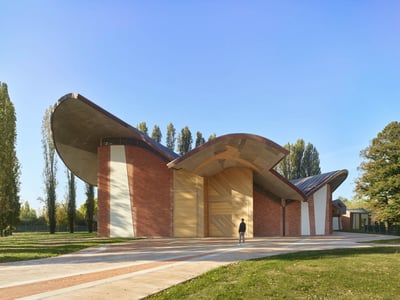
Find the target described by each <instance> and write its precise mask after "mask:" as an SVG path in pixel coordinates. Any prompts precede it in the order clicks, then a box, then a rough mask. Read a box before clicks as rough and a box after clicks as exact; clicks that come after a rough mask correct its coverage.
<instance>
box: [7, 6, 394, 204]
mask: <svg viewBox="0 0 400 300" xmlns="http://www.w3.org/2000/svg"><path fill="white" fill-rule="evenodd" d="M0 6H1V10H0V33H1V35H0V36H1V47H0V81H2V82H5V83H7V84H8V88H9V94H10V97H11V100H12V101H13V103H14V105H15V107H16V111H17V133H18V144H17V155H18V157H19V160H20V163H21V165H22V169H21V171H22V174H21V194H20V195H21V199H22V201H26V200H27V201H29V202H30V204H31V206H32V207H34V208H39V207H41V206H42V204H41V203H39V202H38V201H37V200H36V199H37V198H38V197H44V187H43V176H42V170H43V154H42V148H41V122H42V119H43V115H44V112H45V110H46V109H47V108H48V107H49V106H50V105H52V104H54V103H55V102H56V101H57V100H58V99H59V98H60V97H61V96H63V95H64V94H66V93H70V92H77V93H80V94H82V95H83V96H85V97H87V98H89V99H90V100H92V101H94V102H95V103H97V104H98V105H99V106H101V107H103V108H104V109H106V110H108V111H109V112H111V113H112V114H114V115H116V116H117V117H119V118H121V119H122V120H124V121H126V122H127V123H129V124H131V125H133V126H136V125H137V124H138V123H139V122H142V121H145V122H146V123H147V126H148V127H149V129H150V130H151V129H152V128H153V126H154V125H155V124H157V125H159V126H160V127H161V129H162V132H163V133H164V134H165V132H166V126H167V124H168V123H170V122H172V123H173V124H174V125H175V127H176V128H177V129H178V130H180V129H181V128H182V127H184V126H186V125H187V126H189V128H190V129H191V131H192V133H193V134H195V132H196V131H201V132H202V133H203V135H204V136H205V137H208V136H209V135H210V134H212V133H216V134H217V135H218V136H220V135H223V134H228V133H237V132H246V133H254V134H258V135H261V136H264V137H266V138H268V139H271V140H272V141H274V142H276V143H278V144H280V145H284V144H286V143H287V142H291V143H294V142H296V140H297V139H298V138H302V139H304V140H305V141H306V142H311V143H312V144H313V145H314V146H315V147H316V148H317V150H318V151H319V154H320V160H321V169H322V172H329V171H334V170H340V169H348V170H349V172H350V174H349V177H348V179H347V180H346V181H345V183H343V184H342V186H341V187H340V188H339V189H338V190H337V191H336V192H335V194H334V197H339V196H343V197H346V198H349V199H350V198H352V197H353V189H354V180H355V178H357V177H358V176H359V173H358V171H357V167H358V166H359V164H360V162H361V158H360V156H359V153H360V151H361V150H362V149H364V148H366V147H367V146H368V145H369V143H370V141H371V140H372V139H373V138H374V137H375V136H376V135H377V133H378V132H380V131H381V130H382V129H383V128H384V127H385V126H386V125H387V124H389V123H390V122H391V121H398V120H399V114H400V101H399V100H400V2H399V1H352V0H347V1H129V0H127V1H121V0H113V1H100V0H99V1H93V0H86V1H74V0H68V1H63V0H59V1H44V0H43V1H42V0H37V1H34V0H19V1H12V0H10V1H8V0H0ZM163 141H164V140H163ZM58 175H59V185H58V195H57V196H58V199H59V200H63V199H64V198H65V187H66V179H65V167H64V166H63V165H62V162H61V161H59V171H58ZM78 193H79V195H78V202H79V203H78V204H81V203H82V201H83V200H84V194H83V193H84V191H83V184H81V183H80V184H79V185H78Z"/></svg>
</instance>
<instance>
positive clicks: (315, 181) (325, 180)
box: [291, 170, 349, 197]
mask: <svg viewBox="0 0 400 300" xmlns="http://www.w3.org/2000/svg"><path fill="white" fill-rule="evenodd" d="M348 174H349V172H348V171H347V170H339V171H333V172H329V173H324V174H319V175H314V176H309V177H305V178H299V179H294V180H291V183H293V184H294V185H295V186H296V187H297V188H298V189H299V190H301V191H302V192H303V193H304V194H305V195H306V196H307V197H309V196H310V195H312V194H314V193H315V192H316V191H318V190H319V189H320V188H321V187H323V186H324V185H326V184H329V185H330V187H331V192H332V193H333V192H334V191H335V190H336V189H337V188H338V187H339V186H340V185H341V184H342V183H343V181H345V180H346V178H347V176H348Z"/></svg>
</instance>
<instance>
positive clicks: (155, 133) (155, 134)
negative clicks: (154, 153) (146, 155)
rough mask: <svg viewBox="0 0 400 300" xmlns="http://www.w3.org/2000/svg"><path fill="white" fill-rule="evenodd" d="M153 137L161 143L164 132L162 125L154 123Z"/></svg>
mask: <svg viewBox="0 0 400 300" xmlns="http://www.w3.org/2000/svg"><path fill="white" fill-rule="evenodd" d="M151 137H152V138H153V139H154V140H155V141H157V142H158V143H161V138H162V134H161V129H160V126H158V125H154V127H153V131H152V132H151Z"/></svg>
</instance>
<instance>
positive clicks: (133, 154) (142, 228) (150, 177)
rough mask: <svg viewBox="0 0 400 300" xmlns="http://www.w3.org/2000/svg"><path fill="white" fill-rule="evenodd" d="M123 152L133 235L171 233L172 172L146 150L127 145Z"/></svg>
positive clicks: (162, 161) (164, 234) (170, 234)
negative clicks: (131, 209) (130, 203)
mask: <svg viewBox="0 0 400 300" xmlns="http://www.w3.org/2000/svg"><path fill="white" fill-rule="evenodd" d="M125 151H126V162H127V165H128V172H129V173H128V177H129V185H130V186H131V187H133V189H132V188H131V189H130V191H131V201H132V202H133V212H132V213H133V216H134V219H133V221H134V227H135V235H136V236H138V237H144V236H172V232H173V231H172V194H171V188H172V171H171V170H169V169H168V168H167V166H166V162H165V161H164V160H162V159H161V158H160V157H159V156H157V155H156V154H154V153H152V152H150V151H148V150H146V149H143V148H140V147H135V146H126V147H125ZM132 172H133V174H132Z"/></svg>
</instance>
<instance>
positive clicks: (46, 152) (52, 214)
mask: <svg viewBox="0 0 400 300" xmlns="http://www.w3.org/2000/svg"><path fill="white" fill-rule="evenodd" d="M53 109H54V108H53V106H50V107H49V108H48V109H47V110H46V112H45V114H44V117H43V121H42V148H43V158H44V170H43V177H44V184H45V192H46V209H47V216H48V219H49V231H50V233H51V234H53V233H55V232H56V200H57V199H56V198H57V195H56V187H57V178H56V174H57V156H56V150H55V146H54V141H53V136H52V132H51V121H50V119H51V114H52V112H53Z"/></svg>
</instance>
